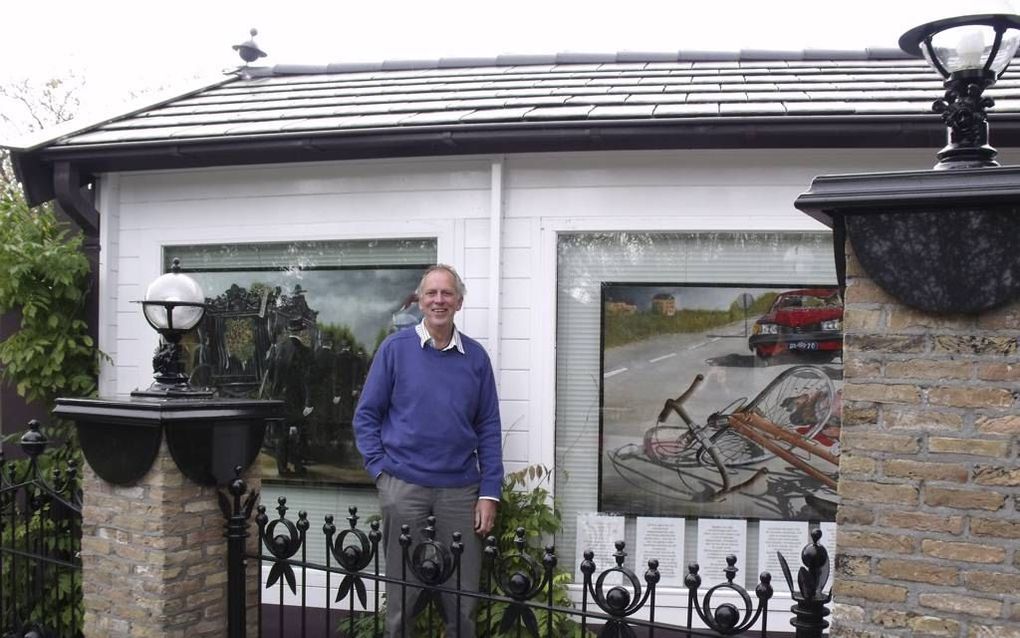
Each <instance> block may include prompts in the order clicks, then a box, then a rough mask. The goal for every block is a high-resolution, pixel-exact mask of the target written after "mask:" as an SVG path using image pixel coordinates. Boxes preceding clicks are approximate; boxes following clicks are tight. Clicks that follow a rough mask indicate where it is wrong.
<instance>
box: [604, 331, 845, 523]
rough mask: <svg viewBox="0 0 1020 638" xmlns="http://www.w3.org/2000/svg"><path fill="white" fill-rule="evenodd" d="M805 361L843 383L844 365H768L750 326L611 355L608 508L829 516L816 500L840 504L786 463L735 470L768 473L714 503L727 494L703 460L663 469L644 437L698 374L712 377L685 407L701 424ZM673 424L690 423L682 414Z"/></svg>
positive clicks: (736, 473)
mask: <svg viewBox="0 0 1020 638" xmlns="http://www.w3.org/2000/svg"><path fill="white" fill-rule="evenodd" d="M803 363H814V364H820V363H821V364H822V365H823V366H824V367H825V368H826V369H827V370H828V372H829V374H830V376H837V377H838V372H837V370H838V368H839V367H840V365H839V363H838V360H837V362H836V363H835V364H832V363H822V362H819V361H818V360H809V359H805V358H800V357H795V356H790V357H787V358H784V359H780V360H776V361H773V362H770V364H768V365H766V363H765V362H763V361H762V360H760V359H757V358H755V357H754V355H753V353H752V352H751V351H750V350H749V349H748V348H747V338H746V336H745V333H744V323H743V322H742V321H741V322H738V323H736V324H732V325H729V326H725V327H723V328H717V329H713V330H711V331H709V332H706V333H694V334H677V335H663V336H659V337H655V338H652V339H648V340H645V341H640V342H636V343H631V344H627V345H625V346H620V347H616V348H611V349H609V350H607V351H606V352H605V354H604V358H603V411H602V415H603V422H602V445H603V453H602V459H601V460H602V481H601V493H600V494H601V502H602V510H603V511H611V512H624V513H630V514H638V515H665V516H733V517H741V518H744V517H752V518H766V519H768V518H788V519H796V518H811V519H817V518H820V517H822V518H824V517H826V513H825V512H824V511H819V509H818V508H819V507H821V508H822V509H824V508H825V506H826V505H827V503H825V502H821V503H819V502H818V501H816V500H815V497H822V499H823V500H832V499H834V496H833V495H832V494H831V493H826V490H825V489H824V488H822V487H821V486H820V485H819V484H817V482H815V481H813V480H812V479H809V478H807V477H806V476H804V475H803V473H801V472H799V471H797V470H795V469H793V468H790V467H789V464H787V463H786V462H784V461H782V460H781V459H772V460H770V461H766V462H763V463H762V464H759V465H757V466H751V467H748V468H740V469H735V468H734V469H731V474H730V478H731V480H732V481H733V482H734V483H739V482H742V481H744V480H747V479H750V478H751V477H753V476H755V472H756V470H759V469H760V468H761V467H766V468H767V469H768V472H767V474H765V475H762V474H760V473H759V474H758V480H756V481H754V482H753V483H752V484H750V485H748V486H747V487H746V488H745V489H743V490H740V491H738V492H736V493H732V494H729V495H727V496H726V497H724V498H721V499H720V498H716V497H715V496H714V494H715V493H716V492H718V490H719V489H720V488H721V487H722V480H721V477H720V476H719V472H718V471H717V470H716V469H715V468H713V467H706V466H703V465H701V464H700V463H698V462H697V460H696V458H694V457H695V455H691V458H690V459H689V460H688V461H687V462H685V463H684V464H683V467H680V468H676V467H673V468H664V467H661V466H659V465H656V464H654V463H650V462H648V460H647V457H646V456H644V455H643V454H641V453H640V443H641V441H642V438H643V436H644V434H645V432H646V431H647V430H648V429H649V428H650V427H652V426H653V425H655V420H656V417H657V416H658V414H659V412H660V411H661V410H662V407H663V404H664V402H665V400H666V399H667V398H676V397H678V396H679V395H680V394H681V393H682V392H684V391H685V390H686V389H687V388H688V386H689V385H690V384H691V382H692V381H693V380H694V378H695V376H696V375H698V374H703V375H704V377H705V378H704V381H703V382H702V384H701V386H700V387H699V388H698V390H697V391H696V392H695V393H694V394H693V395H692V396H691V397H690V398H689V400H688V401H687V403H686V408H687V411H688V413H689V414H690V416H691V417H692V418H693V419H694V421H695V422H696V423H699V424H701V423H704V422H705V420H706V418H707V417H708V416H709V415H710V414H712V413H713V412H716V411H720V410H723V409H724V408H726V406H728V405H729V404H730V403H732V402H733V401H734V400H737V399H740V398H742V397H743V398H747V399H750V398H752V397H753V396H754V395H755V394H757V392H759V391H760V390H761V389H762V388H764V387H765V386H766V385H767V384H768V383H769V381H771V380H772V379H774V378H775V377H776V376H777V375H778V374H780V373H781V372H782V371H783V370H785V369H787V368H789V367H791V366H793V365H798V364H803ZM837 385H838V382H837ZM668 423H670V424H671V425H677V426H682V422H681V421H680V420H679V418H677V417H676V416H675V415H674V416H672V417H670V420H669V421H668ZM614 453H615V454H614ZM614 459H615V461H616V462H615V463H614Z"/></svg>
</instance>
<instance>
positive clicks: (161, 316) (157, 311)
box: [142, 305, 168, 330]
mask: <svg viewBox="0 0 1020 638" xmlns="http://www.w3.org/2000/svg"><path fill="white" fill-rule="evenodd" d="M142 312H144V313H145V318H146V319H148V320H149V323H151V324H152V325H153V326H155V327H156V329H157V330H163V329H165V328H166V327H167V325H168V324H167V321H166V308H164V307H163V306H156V305H143V306H142Z"/></svg>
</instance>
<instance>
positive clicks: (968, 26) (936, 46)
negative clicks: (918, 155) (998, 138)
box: [899, 14, 1020, 170]
mask: <svg viewBox="0 0 1020 638" xmlns="http://www.w3.org/2000/svg"><path fill="white" fill-rule="evenodd" d="M1018 29H1020V16H1015V15H1005V14H985V15H972V16H960V17H955V18H946V19H944V20H936V21H934V22H929V23H927V24H922V25H920V26H918V27H914V28H913V29H911V30H910V31H907V32H906V33H904V34H903V36H902V37H901V38H900V43H899V44H900V48H901V49H903V50H904V51H905V52H906V53H908V54H910V55H916V56H920V55H923V56H924V58H925V59H926V60H927V61H928V64H930V65H931V67H932V68H933V69H935V70H936V71H937V72H938V74H939V75H941V76H942V78H943V80H945V86H946V94H945V97H943V98H942V99H939V100H936V101H935V103H934V104H933V105H932V110H933V111H935V112H936V113H940V114H941V115H942V120H943V121H944V122H945V123H946V126H947V127H948V128H949V130H948V137H949V143H948V144H947V145H946V147H945V148H943V149H942V150H941V151H939V153H938V155H937V156H938V158H939V163H938V164H936V165H935V169H936V170H944V169H954V168H980V167H983V166H998V165H999V164H998V162H996V161H995V156H996V154H997V152H996V150H995V149H994V148H992V147H991V146H989V144H988V119H987V113H986V112H985V109H988V108H991V107H992V106H994V104H995V103H994V101H993V100H992V99H991V98H990V97H985V96H984V95H983V93H984V90H985V89H987V88H988V87H990V86H992V85H993V84H995V81H996V80H998V79H999V78H1000V77H1002V74H1003V73H1005V72H1006V68H1007V67H1008V66H1009V63H1010V61H1011V60H1012V59H1013V55H1014V54H1015V53H1016V51H1017V47H1018V46H1020V31H1018Z"/></svg>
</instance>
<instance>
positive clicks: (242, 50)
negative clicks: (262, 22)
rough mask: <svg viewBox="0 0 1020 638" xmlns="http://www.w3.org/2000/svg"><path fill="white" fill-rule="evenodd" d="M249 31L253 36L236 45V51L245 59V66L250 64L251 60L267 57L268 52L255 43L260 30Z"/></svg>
mask: <svg viewBox="0 0 1020 638" xmlns="http://www.w3.org/2000/svg"><path fill="white" fill-rule="evenodd" d="M249 33H251V37H250V38H249V39H248V40H247V41H245V42H242V43H241V44H235V45H234V51H237V54H238V55H239V56H241V59H242V60H244V66H248V63H249V62H254V61H255V60H258V59H259V58H264V57H266V52H265V51H263V50H262V49H260V48H259V45H257V44H255V36H257V35H258V34H259V30H258V29H252V30H251V31H249Z"/></svg>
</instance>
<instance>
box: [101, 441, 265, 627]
mask: <svg viewBox="0 0 1020 638" xmlns="http://www.w3.org/2000/svg"><path fill="white" fill-rule="evenodd" d="M245 481H246V482H247V483H248V485H249V488H250V489H253V490H259V489H260V480H259V479H258V478H253V477H250V476H249V477H245ZM216 490H217V488H215V487H203V486H200V485H198V484H196V483H194V482H192V481H190V480H189V479H187V478H186V477H184V475H182V474H181V471H180V470H179V469H178V468H177V466H176V464H175V463H174V461H173V459H172V458H171V456H170V453H169V451H168V450H167V446H166V441H163V443H162V445H161V447H160V451H159V455H158V457H157V459H156V462H155V463H154V464H153V466H152V469H150V470H149V472H148V473H147V474H146V475H145V476H144V477H143V478H142V479H141V480H139V481H138V482H137V483H136V484H134V485H132V486H128V487H124V486H117V485H111V484H110V483H107V482H106V481H104V480H102V479H101V478H99V477H98V476H96V474H95V473H94V472H93V471H92V470H91V469H89V468H88V467H86V469H85V474H84V479H83V492H84V507H83V510H82V543H81V547H82V549H81V553H82V556H81V559H82V570H83V585H82V587H83V590H84V592H83V593H84V606H85V627H84V633H85V635H86V636H90V637H91V636H131V637H133V638H145V637H156V636H159V637H167V638H185V637H187V638H199V637H202V636H208V637H209V638H213V637H215V638H222V637H223V636H226V635H227V630H226V618H227V611H226V600H227V573H226V565H227V563H226V549H227V546H226V541H225V539H224V523H225V519H224V517H223V514H222V513H221V512H220V508H219V504H218V497H217V495H216ZM252 527H253V528H254V525H252ZM253 533H254V534H256V535H257V530H253ZM253 540H254V539H253ZM251 547H254V543H252V545H251ZM253 563H254V561H249V562H248V570H249V577H248V583H249V584H250V585H251V587H252V588H256V591H257V586H258V577H257V575H256V574H255V571H254V570H255V569H257V564H253ZM257 613H258V599H257V595H256V596H253V595H250V594H249V596H248V625H249V627H252V628H253V627H254V623H255V621H256V615H257ZM249 635H251V636H255V635H257V634H256V633H255V631H254V629H252V630H251V631H250V632H249Z"/></svg>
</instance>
